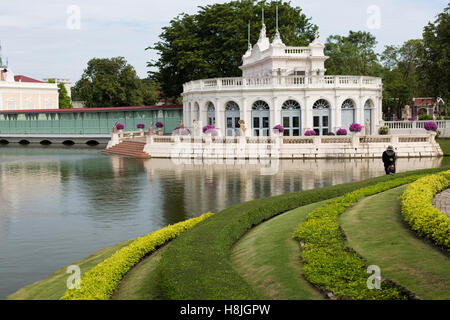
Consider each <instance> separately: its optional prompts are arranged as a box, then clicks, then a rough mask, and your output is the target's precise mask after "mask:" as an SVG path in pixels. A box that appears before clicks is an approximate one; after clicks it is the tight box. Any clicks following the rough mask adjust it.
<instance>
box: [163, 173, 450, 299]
mask: <svg viewBox="0 0 450 320" xmlns="http://www.w3.org/2000/svg"><path fill="white" fill-rule="evenodd" d="M442 170H443V169H442V168H436V169H427V170H420V171H414V172H405V173H400V174H398V175H397V176H396V177H397V178H402V177H403V178H404V177H410V176H412V175H418V174H420V173H435V172H440V171H442ZM391 180H392V177H391V176H386V175H383V176H380V177H377V178H372V179H368V180H364V181H355V182H351V183H346V184H341V185H335V186H328V187H324V188H318V189H314V190H307V191H302V192H295V193H288V194H283V195H280V196H274V197H270V198H264V199H257V200H254V201H250V202H245V203H240V204H237V205H234V206H232V207H229V208H227V209H225V210H223V211H221V212H219V213H217V214H215V215H214V216H212V217H211V218H209V219H207V220H206V221H205V222H204V223H201V224H199V225H197V226H195V228H193V229H191V230H189V231H188V232H186V233H185V234H183V236H182V237H179V238H178V239H177V240H176V241H175V242H173V243H172V244H171V245H170V246H169V247H168V248H167V249H166V250H165V251H164V253H163V254H162V257H161V260H160V263H159V264H158V266H157V272H158V274H159V275H160V282H159V285H160V287H161V293H162V299H176V300H211V299H213V300H224V299H225V300H230V299H235V300H236V299H238V300H254V299H261V298H264V297H261V296H260V295H259V294H258V292H257V291H255V289H254V288H253V287H252V286H251V285H249V284H248V283H247V282H246V281H245V280H244V279H243V278H242V276H241V275H240V274H239V273H238V272H237V271H235V269H234V268H233V265H232V263H231V261H230V250H231V248H232V247H233V245H234V244H235V243H236V241H238V240H239V239H240V238H241V237H242V236H243V235H244V234H245V233H246V232H248V231H249V230H250V229H251V228H252V227H254V226H256V225H258V224H260V223H261V222H263V221H266V220H268V219H270V218H272V217H274V216H276V215H278V214H282V213H284V212H287V211H290V210H293V209H295V208H298V207H302V206H305V205H308V204H311V203H315V202H319V201H323V200H327V199H332V198H336V197H339V196H342V195H344V194H346V193H348V192H351V191H354V190H357V189H359V188H362V187H366V186H369V185H373V184H376V183H379V182H382V181H391ZM364 271H365V270H364ZM193 275H198V276H196V277H195V280H193ZM200 275H201V276H200ZM367 277H368V275H366V279H367ZM374 291H378V290H374Z"/></svg>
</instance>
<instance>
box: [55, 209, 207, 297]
mask: <svg viewBox="0 0 450 320" xmlns="http://www.w3.org/2000/svg"><path fill="white" fill-rule="evenodd" d="M211 215H212V214H211V213H208V214H205V215H203V216H201V217H198V218H194V219H190V220H187V221H184V222H180V223H177V224H175V225H170V226H167V227H165V228H163V229H161V230H158V231H156V232H153V233H150V234H148V235H145V236H143V237H140V238H137V239H136V240H134V241H133V242H132V243H131V244H129V245H127V246H126V247H124V248H122V249H120V250H119V251H117V252H116V253H114V254H113V255H112V256H111V257H109V258H108V259H106V260H104V261H103V262H101V263H100V264H98V265H97V266H95V267H94V268H92V269H91V270H89V271H88V272H87V273H85V274H84V275H83V277H82V278H81V288H80V289H72V290H70V289H69V290H67V291H66V293H65V294H64V296H63V297H62V298H61V300H108V299H109V298H110V297H111V295H112V294H113V293H114V290H115V289H116V287H117V285H118V283H119V282H120V280H121V279H122V278H123V276H124V275H125V274H126V273H127V272H128V271H129V270H130V269H131V268H132V267H133V266H135V265H136V264H137V263H138V262H139V261H141V260H142V258H144V257H145V256H146V255H148V254H150V253H151V252H153V251H155V250H156V249H157V248H158V247H160V246H162V245H163V244H165V243H167V242H168V241H170V240H172V239H174V238H176V237H177V236H178V235H180V234H181V233H182V232H184V231H185V230H187V229H190V228H192V227H193V226H194V225H196V224H197V223H199V222H201V221H203V220H205V219H206V218H208V217H210V216H211Z"/></svg>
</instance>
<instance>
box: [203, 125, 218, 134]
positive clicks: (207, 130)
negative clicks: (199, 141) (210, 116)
mask: <svg viewBox="0 0 450 320" xmlns="http://www.w3.org/2000/svg"><path fill="white" fill-rule="evenodd" d="M212 130H214V126H213V125H211V124H208V125H206V126H204V127H203V130H202V131H203V133H211V131H212ZM216 131H217V130H216Z"/></svg>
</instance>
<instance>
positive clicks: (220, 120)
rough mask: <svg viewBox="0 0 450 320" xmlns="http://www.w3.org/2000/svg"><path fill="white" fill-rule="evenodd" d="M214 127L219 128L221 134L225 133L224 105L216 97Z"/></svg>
mask: <svg viewBox="0 0 450 320" xmlns="http://www.w3.org/2000/svg"><path fill="white" fill-rule="evenodd" d="M215 107H216V129H218V130H220V132H221V133H222V135H224V136H225V135H226V132H225V107H224V106H223V100H222V99H219V98H216V101H215Z"/></svg>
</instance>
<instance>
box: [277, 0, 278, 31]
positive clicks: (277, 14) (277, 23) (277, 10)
mask: <svg viewBox="0 0 450 320" xmlns="http://www.w3.org/2000/svg"><path fill="white" fill-rule="evenodd" d="M277 33H278V4H277Z"/></svg>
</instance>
